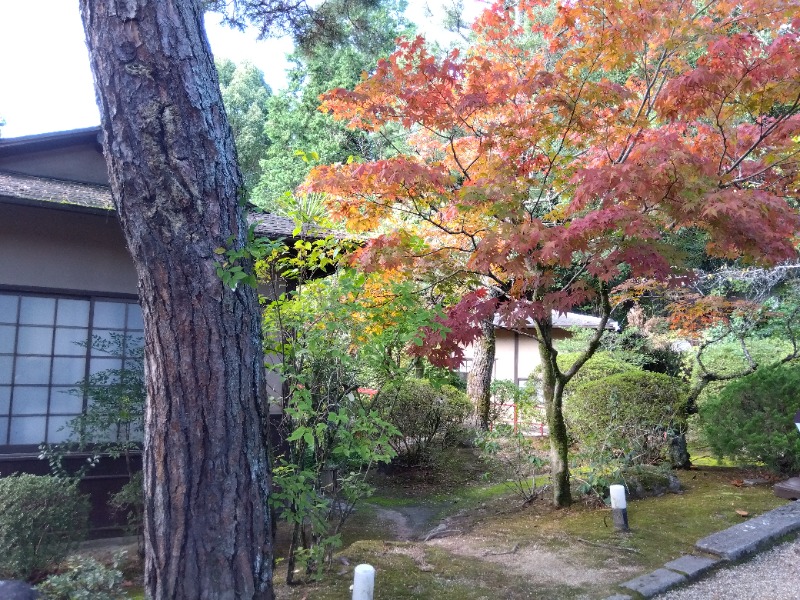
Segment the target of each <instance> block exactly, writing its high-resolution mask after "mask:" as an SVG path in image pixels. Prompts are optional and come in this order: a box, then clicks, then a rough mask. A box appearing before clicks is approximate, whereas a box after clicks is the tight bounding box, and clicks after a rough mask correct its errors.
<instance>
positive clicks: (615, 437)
mask: <svg viewBox="0 0 800 600" xmlns="http://www.w3.org/2000/svg"><path fill="white" fill-rule="evenodd" d="M686 395H687V387H686V384H685V383H683V382H682V381H681V380H679V379H677V378H675V377H670V376H668V375H663V374H661V373H653V372H650V371H639V370H631V371H626V372H623V373H618V374H616V375H611V376H610V377H604V378H602V379H597V380H595V381H589V382H587V383H584V384H581V385H579V386H578V387H577V388H575V390H574V391H573V393H572V395H571V396H570V397H569V399H568V400H567V401H566V402H565V406H564V413H565V418H566V420H567V426H568V428H569V430H570V435H571V436H572V437H573V438H574V439H575V440H576V441H577V443H578V444H579V446H580V448H581V450H582V451H584V452H587V453H591V454H600V455H613V456H616V457H620V458H624V459H625V462H627V463H629V464H650V463H657V462H660V461H661V460H663V459H664V458H665V457H666V456H667V451H668V448H669V444H670V432H671V431H673V430H675V429H677V428H680V427H682V426H683V424H684V422H685V406H686Z"/></svg>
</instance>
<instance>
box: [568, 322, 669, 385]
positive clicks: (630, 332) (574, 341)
mask: <svg viewBox="0 0 800 600" xmlns="http://www.w3.org/2000/svg"><path fill="white" fill-rule="evenodd" d="M592 335H594V330H593V329H586V328H572V336H571V337H570V338H568V339H566V340H563V341H560V342H559V344H558V348H559V351H560V352H561V353H563V354H569V355H570V358H571V359H572V360H571V361H567V360H565V361H564V366H562V363H561V357H559V361H558V362H559V367H561V368H562V370H563V369H564V368H566V367H568V366H569V365H571V364H572V362H574V361H575V358H577V353H578V352H579V351H581V350H582V349H584V348H585V347H586V344H587V342H588V341H589V339H590V338H591V336H592ZM597 354H605V355H606V356H608V357H613V358H614V359H615V360H616V361H618V362H622V363H627V364H629V365H633V366H635V367H638V368H639V369H642V370H644V371H653V372H655V373H664V374H666V375H671V376H672V377H678V376H680V375H682V374H683V371H684V359H683V357H682V356H681V354H680V353H679V352H675V351H674V350H672V349H671V348H670V346H669V344H668V341H667V340H666V339H659V337H658V336H653V335H648V334H646V333H645V332H644V331H642V330H641V329H639V328H638V327H635V326H628V327H626V328H625V329H624V330H622V331H621V332H620V333H613V334H612V333H608V334H606V335H604V336H603V338H602V339H601V342H600V350H599V351H598V353H597ZM587 367H588V365H585V366H584V367H583V369H585V368H587ZM615 370H617V371H618V368H617V369H615ZM573 385H574V384H573Z"/></svg>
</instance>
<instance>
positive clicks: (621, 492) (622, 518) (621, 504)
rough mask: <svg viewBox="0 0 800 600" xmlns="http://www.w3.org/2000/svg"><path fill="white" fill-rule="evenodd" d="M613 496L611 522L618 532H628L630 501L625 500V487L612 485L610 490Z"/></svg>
mask: <svg viewBox="0 0 800 600" xmlns="http://www.w3.org/2000/svg"><path fill="white" fill-rule="evenodd" d="M608 491H609V494H610V496H611V520H612V521H613V522H614V528H615V529H616V530H617V531H628V501H627V500H626V499H625V486H624V485H619V484H615V485H611V486H609V488H608Z"/></svg>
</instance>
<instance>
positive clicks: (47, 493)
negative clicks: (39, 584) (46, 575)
mask: <svg viewBox="0 0 800 600" xmlns="http://www.w3.org/2000/svg"><path fill="white" fill-rule="evenodd" d="M88 519H89V501H88V499H87V497H86V496H85V495H84V494H81V493H80V492H79V491H78V482H77V481H75V480H72V479H64V478H59V477H50V476H38V475H12V476H10V477H3V478H0V575H3V576H6V577H15V578H20V579H29V578H31V577H32V576H35V575H39V574H42V573H43V572H45V571H46V570H48V569H51V568H53V567H54V566H56V565H57V564H58V563H59V562H61V561H62V560H64V558H66V556H67V554H68V552H69V551H70V550H72V549H73V548H74V547H75V545H76V544H77V543H78V542H79V541H81V540H82V539H83V538H84V537H85V535H86V530H87V525H88Z"/></svg>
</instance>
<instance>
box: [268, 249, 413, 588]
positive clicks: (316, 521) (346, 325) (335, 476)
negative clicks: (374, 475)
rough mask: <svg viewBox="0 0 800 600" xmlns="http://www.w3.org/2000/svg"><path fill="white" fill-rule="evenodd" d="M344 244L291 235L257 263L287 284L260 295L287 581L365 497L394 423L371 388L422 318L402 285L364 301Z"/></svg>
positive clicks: (309, 563)
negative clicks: (276, 412) (272, 386)
mask: <svg viewBox="0 0 800 600" xmlns="http://www.w3.org/2000/svg"><path fill="white" fill-rule="evenodd" d="M346 249H347V243H345V242H339V241H337V240H335V239H333V238H328V239H323V240H308V239H300V240H296V241H295V242H294V243H293V244H292V246H291V247H288V246H287V247H285V248H284V250H283V251H276V252H273V253H271V254H270V255H269V256H265V257H264V259H263V260H262V261H260V262H259V263H258V264H257V272H258V273H259V274H260V276H261V277H262V278H263V279H265V280H267V281H268V282H275V281H277V280H278V276H280V278H284V279H289V280H290V281H292V284H293V285H292V289H291V290H290V291H288V292H287V291H285V290H283V289H280V288H278V289H275V290H273V298H272V299H267V298H265V299H263V304H264V331H265V336H264V339H265V352H266V354H267V355H268V356H271V357H273V360H272V361H271V363H270V364H269V368H270V371H271V372H272V374H273V375H274V376H276V377H277V378H279V380H280V382H281V384H280V386H279V388H278V390H276V391H278V392H279V394H276V395H275V397H273V398H272V402H273V403H275V404H277V405H279V406H280V408H281V410H282V417H281V420H280V423H279V425H278V427H279V431H280V432H281V436H282V437H283V439H284V440H285V444H282V446H281V447H280V448H279V449H278V450H276V452H277V456H275V457H274V461H273V464H274V467H273V481H274V483H275V491H274V493H273V494H272V496H271V502H272V505H273V507H274V508H275V509H276V511H277V512H278V513H279V514H280V515H281V518H283V519H284V520H286V521H287V522H288V523H289V524H290V526H291V542H290V547H289V551H288V556H287V582H288V583H294V582H296V580H297V573H301V574H303V573H304V574H305V575H307V576H310V577H313V578H319V577H321V576H322V573H323V569H324V567H325V565H326V564H327V563H328V562H329V561H330V558H331V556H332V553H333V551H334V550H335V549H336V548H337V547H338V546H339V544H340V543H341V538H340V534H341V530H342V527H343V526H344V524H345V522H346V521H347V519H348V518H349V516H350V515H351V514H352V512H353V510H354V508H355V506H356V504H357V503H358V502H359V501H360V500H361V499H363V498H364V497H366V496H368V495H369V494H371V493H372V488H371V487H370V486H369V485H368V484H367V483H366V475H367V473H368V472H369V470H370V469H371V468H372V467H374V466H375V465H377V464H379V463H382V462H388V461H390V460H391V459H392V458H393V457H394V451H393V450H392V448H391V446H390V444H389V441H390V438H392V437H394V436H396V435H397V429H396V428H395V427H394V425H393V424H392V423H390V422H389V420H387V418H386V415H385V414H384V413H382V412H381V410H380V409H379V407H377V406H376V405H374V403H373V402H372V401H371V400H370V394H372V395H374V394H380V390H381V389H382V387H383V386H384V385H385V384H386V383H387V382H391V381H394V380H396V379H397V378H401V377H403V376H404V373H405V372H406V371H407V370H408V369H409V368H411V364H410V362H408V361H407V362H406V364H403V362H402V360H401V355H402V350H403V349H404V348H405V347H406V346H407V345H409V344H411V343H413V341H414V339H415V338H416V337H417V336H418V335H419V334H418V333H417V329H418V326H417V323H421V322H424V321H423V320H424V319H425V313H424V311H423V312H420V311H415V310H410V309H411V308H414V307H416V306H417V304H418V301H417V299H416V297H415V295H414V294H413V293H412V291H413V290H412V289H411V288H410V287H409V286H406V285H398V286H396V287H394V288H393V294H392V295H391V296H390V297H388V298H383V297H381V298H374V297H372V296H371V295H370V294H369V293H368V288H369V281H368V278H367V277H366V276H365V275H363V274H358V273H356V272H354V271H352V270H350V269H347V268H345V267H343V266H342V265H341V264H340V262H341V259H342V257H343V256H344V255H345V253H346ZM320 274H326V275H328V276H327V277H326V278H324V279H315V278H316V277H317V276H318V275H320ZM301 577H302V575H301Z"/></svg>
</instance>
